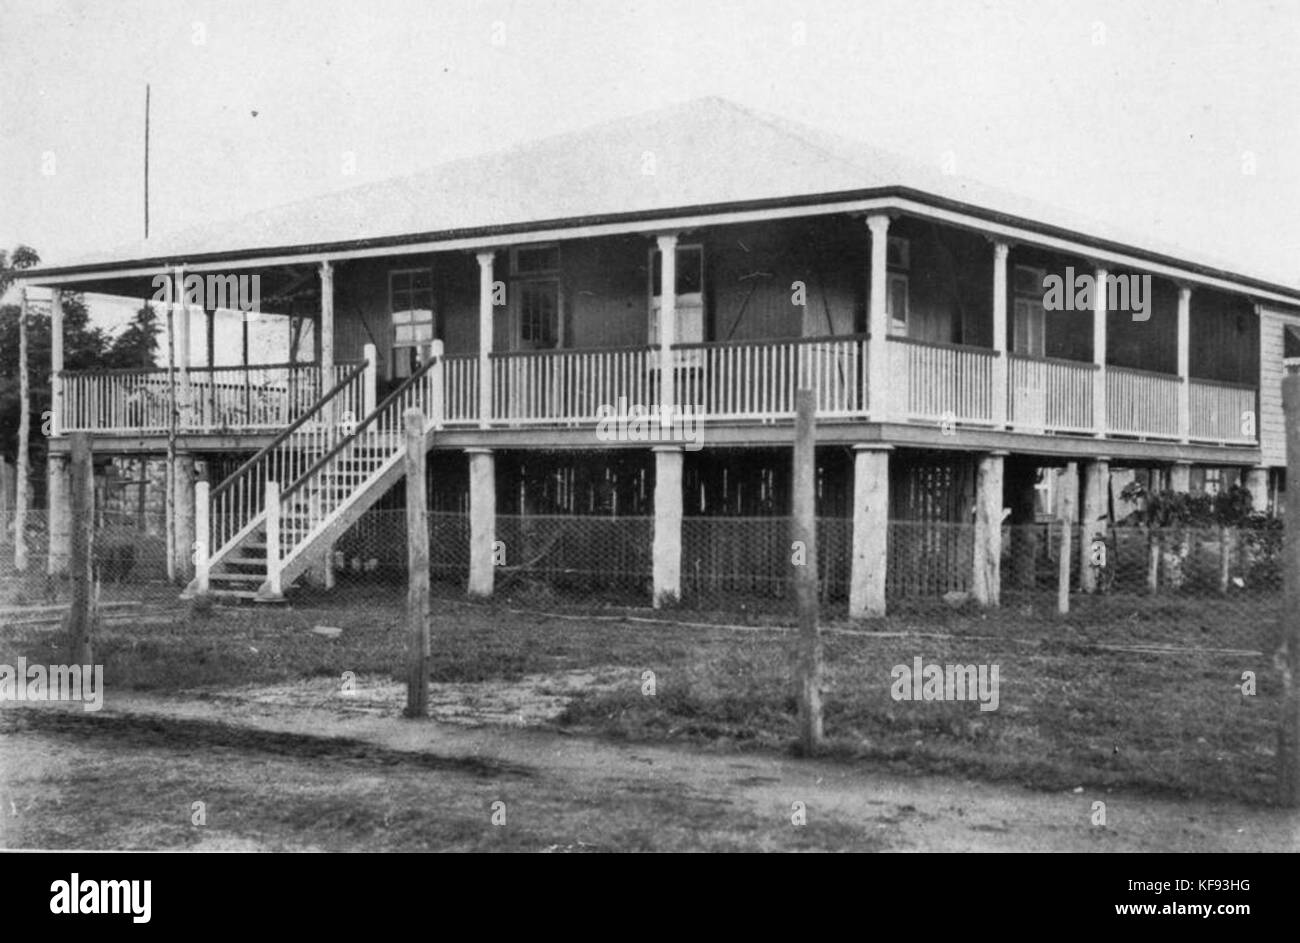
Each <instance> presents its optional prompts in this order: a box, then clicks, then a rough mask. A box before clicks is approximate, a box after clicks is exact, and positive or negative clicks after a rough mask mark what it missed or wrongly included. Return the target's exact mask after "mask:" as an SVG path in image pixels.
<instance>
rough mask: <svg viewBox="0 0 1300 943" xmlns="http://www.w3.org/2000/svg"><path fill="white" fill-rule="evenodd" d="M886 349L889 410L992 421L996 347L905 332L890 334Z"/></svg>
mask: <svg viewBox="0 0 1300 943" xmlns="http://www.w3.org/2000/svg"><path fill="white" fill-rule="evenodd" d="M888 349H889V357H888V363H889V375H890V388H891V393H890V395H891V397H892V398H893V406H892V408H891V409H890V410H889V414H890V415H891V416H894V417H897V418H899V419H900V420H901V419H924V420H935V421H939V422H944V421H952V422H962V423H989V422H992V421H993V419H994V416H993V365H994V363H995V362H996V360H997V357H998V353H997V351H994V350H989V349H987V348H984V347H970V346H966V345H963V344H936V343H931V342H926V341H918V340H913V339H912V338H908V337H891V338H889V348H888ZM999 395H1001V394H999Z"/></svg>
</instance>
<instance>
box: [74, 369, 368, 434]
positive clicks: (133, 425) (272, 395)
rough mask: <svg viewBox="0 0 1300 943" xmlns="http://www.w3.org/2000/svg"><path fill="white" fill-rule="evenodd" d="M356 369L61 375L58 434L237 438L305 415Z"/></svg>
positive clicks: (226, 370) (279, 425) (117, 371)
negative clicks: (228, 434)
mask: <svg viewBox="0 0 1300 943" xmlns="http://www.w3.org/2000/svg"><path fill="white" fill-rule="evenodd" d="M355 366H356V364H355V363H339V364H336V365H335V367H334V374H333V376H332V377H329V378H326V377H323V376H322V371H321V368H320V365H319V364H314V363H306V364H287V363H282V364H256V365H251V366H238V367H190V368H189V370H188V371H187V372H186V373H185V374H182V372H181V371H180V370H179V369H173V370H172V371H171V379H169V372H168V370H167V369H166V368H162V369H141V370H130V369H127V370H90V371H64V372H63V374H62V376H61V379H62V383H63V410H62V415H61V416H60V417H59V418H60V426H59V428H60V429H61V430H62V431H63V432H139V433H141V434H162V433H165V432H167V431H168V428H169V426H170V423H171V416H170V412H171V404H172V395H173V387H174V390H175V396H176V429H177V431H178V432H182V433H193V432H243V431H251V432H257V431H266V430H270V429H281V428H283V427H284V426H286V425H288V424H289V423H292V422H293V421H295V420H296V419H298V418H299V417H300V416H302V415H303V414H305V413H306V412H307V411H308V410H310V409H311V408H312V406H313V405H314V404H315V403H316V401H317V400H319V399H320V397H321V394H322V393H323V392H324V391H325V390H328V389H329V388H330V387H331V386H333V385H334V384H335V383H337V382H338V381H339V380H340V379H341V378H342V377H343V376H344V375H346V374H347V373H348V372H349V371H350V370H352V369H353V368H354V367H355Z"/></svg>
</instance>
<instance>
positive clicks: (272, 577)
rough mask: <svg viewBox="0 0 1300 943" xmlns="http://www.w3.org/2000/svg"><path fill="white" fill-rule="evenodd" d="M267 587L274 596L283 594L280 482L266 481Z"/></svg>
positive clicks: (277, 596)
mask: <svg viewBox="0 0 1300 943" xmlns="http://www.w3.org/2000/svg"><path fill="white" fill-rule="evenodd" d="M266 588H267V593H268V595H269V596H271V597H272V598H279V597H280V596H282V595H283V588H282V587H281V585H280V484H279V482H276V481H268V482H267V483H266Z"/></svg>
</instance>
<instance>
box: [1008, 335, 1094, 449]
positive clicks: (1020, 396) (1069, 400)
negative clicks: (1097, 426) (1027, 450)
mask: <svg viewBox="0 0 1300 943" xmlns="http://www.w3.org/2000/svg"><path fill="white" fill-rule="evenodd" d="M1007 360H1008V364H1009V368H1010V369H1009V375H1008V377H1007V420H1008V421H1009V422H1010V423H1011V425H1012V426H1013V427H1014V428H1019V429H1025V430H1030V431H1033V430H1044V431H1050V432H1091V431H1092V428H1093V388H1094V386H1095V384H1096V378H1097V365H1096V364H1094V363H1088V362H1084V361H1079V360H1059V359H1055V358H1048V357H1030V356H1026V355H1024V354H1009V355H1008V357H1007Z"/></svg>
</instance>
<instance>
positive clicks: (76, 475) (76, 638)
mask: <svg viewBox="0 0 1300 943" xmlns="http://www.w3.org/2000/svg"><path fill="white" fill-rule="evenodd" d="M71 444H72V488H71V492H72V493H71V495H70V501H71V506H72V511H71V515H70V517H71V524H72V562H71V565H70V572H71V576H72V603H71V607H70V608H69V609H68V664H70V665H93V664H94V658H93V657H92V656H93V647H94V646H93V642H92V636H93V633H94V614H93V612H92V606H93V603H94V600H93V597H92V596H91V592H92V587H91V580H92V577H93V570H92V567H93V561H94V534H95V476H94V469H93V468H92V467H91V446H90V435H89V434H88V433H85V432H74V433H73V434H72V443H71Z"/></svg>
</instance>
